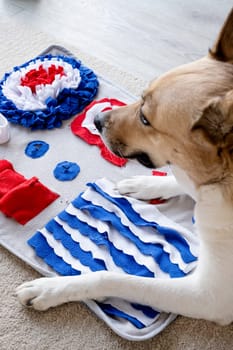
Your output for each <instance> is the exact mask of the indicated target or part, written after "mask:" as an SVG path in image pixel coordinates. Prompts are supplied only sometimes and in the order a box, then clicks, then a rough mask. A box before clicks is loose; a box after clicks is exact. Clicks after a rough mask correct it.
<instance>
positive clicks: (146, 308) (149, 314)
mask: <svg viewBox="0 0 233 350" xmlns="http://www.w3.org/2000/svg"><path fill="white" fill-rule="evenodd" d="M131 306H132V307H133V308H134V309H136V310H139V311H142V312H143V313H144V315H145V316H147V317H149V318H155V317H156V316H158V315H159V312H158V311H155V310H154V309H152V308H151V307H150V306H146V305H141V304H136V303H131Z"/></svg>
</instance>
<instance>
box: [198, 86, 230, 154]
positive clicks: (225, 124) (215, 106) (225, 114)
mask: <svg viewBox="0 0 233 350" xmlns="http://www.w3.org/2000/svg"><path fill="white" fill-rule="evenodd" d="M191 131H192V133H194V132H196V134H195V137H196V139H197V140H198V139H200V137H201V139H202V140H203V137H204V138H205V139H206V140H207V141H208V142H209V143H211V144H213V145H216V146H217V147H218V148H219V149H223V148H224V149H228V150H229V151H233V90H232V91H230V92H228V93H227V94H226V95H225V96H224V97H218V98H214V99H213V100H211V101H210V102H209V104H208V105H207V106H205V107H204V108H203V110H202V111H201V113H200V115H199V116H198V117H197V118H196V121H195V122H194V124H193V125H192V128H191ZM197 132H198V133H197Z"/></svg>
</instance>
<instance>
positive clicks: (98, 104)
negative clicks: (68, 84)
mask: <svg viewBox="0 0 233 350" xmlns="http://www.w3.org/2000/svg"><path fill="white" fill-rule="evenodd" d="M125 105H126V104H125V103H124V102H122V101H119V100H117V99H114V98H103V99H101V100H98V101H93V102H92V103H90V104H89V105H88V107H86V108H85V109H84V111H83V112H82V113H81V114H79V115H78V116H77V117H76V118H75V119H74V120H73V122H72V123H71V130H72V132H73V133H74V134H75V135H76V136H79V137H80V138H81V139H83V140H84V141H86V142H87V143H88V144H89V145H96V146H97V147H99V149H100V153H101V156H102V157H103V158H104V159H106V160H107V161H109V162H110V163H112V164H114V165H117V166H120V167H121V166H124V165H125V164H126V163H127V159H124V158H120V157H118V156H116V155H115V154H114V153H112V152H111V151H110V150H109V149H108V148H107V147H106V146H105V144H104V142H103V141H102V139H101V136H100V134H99V132H98V130H97V129H96V127H95V125H94V117H95V116H96V115H97V114H98V113H100V112H106V111H110V110H112V109H113V108H114V107H123V106H125Z"/></svg>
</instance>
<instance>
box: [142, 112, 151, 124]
mask: <svg viewBox="0 0 233 350" xmlns="http://www.w3.org/2000/svg"><path fill="white" fill-rule="evenodd" d="M140 120H141V122H142V124H144V125H146V126H149V125H150V122H149V121H148V120H147V119H146V117H145V116H144V114H143V113H142V111H141V110H140Z"/></svg>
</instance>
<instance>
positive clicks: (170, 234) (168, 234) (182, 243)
mask: <svg viewBox="0 0 233 350" xmlns="http://www.w3.org/2000/svg"><path fill="white" fill-rule="evenodd" d="M87 186H89V187H91V188H93V189H94V190H95V191H96V192H98V193H99V194H100V195H101V196H103V197H104V198H106V199H107V200H109V201H110V202H112V203H113V204H115V205H116V206H118V207H119V208H120V209H121V210H122V212H123V213H124V214H125V215H126V216H127V218H128V219H129V220H130V221H132V222H133V223H134V224H135V225H138V226H142V227H143V226H144V227H145V226H149V227H153V228H155V229H156V231H157V232H158V233H160V234H162V235H163V236H164V237H165V238H166V240H167V242H169V243H171V244H172V245H173V246H174V247H176V249H177V250H178V251H179V252H180V254H181V256H182V259H183V260H184V262H186V263H190V262H193V261H196V260H197V258H196V257H195V256H194V255H193V254H192V253H191V251H190V248H189V245H188V243H187V242H186V240H185V239H184V238H183V237H182V236H181V234H180V233H179V232H177V231H176V230H174V229H172V228H170V227H165V226H160V225H159V224H157V223H155V222H149V221H146V220H144V219H143V218H142V217H141V216H140V215H139V214H138V213H137V212H136V211H135V210H134V209H133V207H132V205H131V204H130V202H129V201H127V199H126V198H123V197H122V198H118V197H111V196H110V195H109V194H108V193H106V192H104V191H103V190H102V189H101V188H100V187H99V186H98V185H97V184H96V183H88V184H87Z"/></svg>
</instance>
